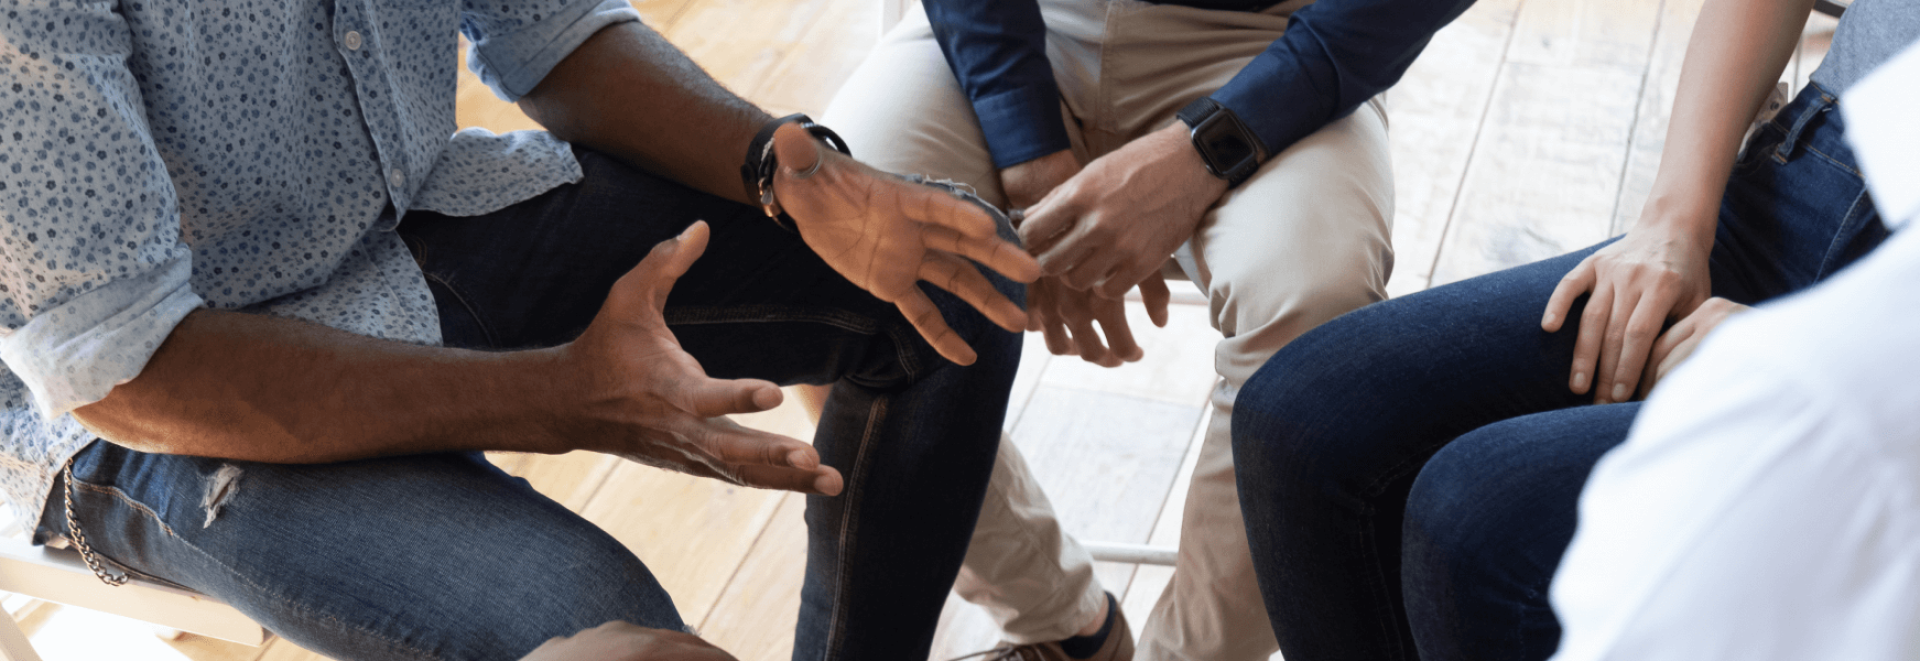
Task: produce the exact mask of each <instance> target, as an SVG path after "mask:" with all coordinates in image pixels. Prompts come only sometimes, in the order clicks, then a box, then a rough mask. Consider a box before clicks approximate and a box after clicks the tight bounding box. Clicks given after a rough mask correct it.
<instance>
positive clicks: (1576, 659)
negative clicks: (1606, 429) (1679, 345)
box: [1552, 47, 1920, 661]
mask: <svg viewBox="0 0 1920 661" xmlns="http://www.w3.org/2000/svg"><path fill="white" fill-rule="evenodd" d="M1917 81H1920V47H1916V48H1910V49H1908V51H1907V52H1906V53H1905V54H1903V55H1901V56H1900V57H1898V58H1896V59H1895V60H1894V61H1892V62H1891V63H1889V64H1888V65H1886V66H1885V67H1883V68H1882V70H1881V71H1878V72H1876V73H1875V74H1873V75H1872V76H1869V77H1868V78H1867V79H1865V80H1863V81H1862V82H1861V83H1860V84H1859V85H1858V86H1857V87H1856V89H1855V90H1850V91H1849V93H1848V94H1847V96H1846V97H1845V98H1844V99H1843V106H1842V108H1843V112H1846V117H1847V122H1848V132H1849V133H1850V134H1851V136H1852V137H1851V140H1852V142H1853V143H1854V145H1855V150H1856V152H1857V153H1859V154H1860V155H1861V162H1862V163H1863V164H1864V165H1865V166H1866V168H1867V173H1868V177H1867V178H1868V183H1869V185H1870V186H1872V187H1873V189H1874V192H1875V195H1876V198H1878V199H1882V200H1885V201H1887V202H1890V203H1892V204H1883V205H1881V211H1882V212H1883V213H1885V214H1888V216H1887V217H1888V218H1889V219H1892V220H1895V221H1910V220H1911V219H1912V218H1913V217H1914V216H1915V215H1920V176H1913V173H1920V129H1916V127H1920V123H1917V122H1916V121H1915V119H1914V118H1915V117H1920V114H1916V110H1915V109H1916V108H1920V104H1916V103H1915V101H1916V99H1915V92H1914V91H1913V90H1916V89H1920V84H1916V82H1917ZM1900 97H1905V98H1904V100H1903V99H1901V98H1900ZM1846 104H1854V106H1856V107H1857V110H1856V109H1855V108H1851V107H1849V106H1847V105H1846ZM1895 172H1899V173H1907V174H1906V175H1904V176H1897V177H1894V176H1888V174H1889V173H1895ZM1894 214H1897V215H1894ZM1888 224H1889V225H1890V226H1897V225H1898V224H1899V223H1897V222H1889V223H1888ZM1552 599H1553V605H1554V610H1555V612H1556V614H1557V615H1558V616H1559V618H1560V621H1561V623H1562V625H1563V626H1564V629H1565V633H1564V635H1563V637H1562V639H1561V647H1560V651H1559V653H1558V655H1556V656H1555V657H1554V658H1555V659H1556V660H1557V661H1601V660H1609V661H1629V660H1631V661H1682V660H1684V661H1712V660H1729V661H1731V660H1736V659H1737V660H1739V661H1766V660H1769V659H1781V660H1786V659H1795V660H1804V659H1844V660H1846V661H1894V660H1901V661H1912V660H1914V659H1920V230H1916V229H1906V230H1904V231H1898V232H1896V233H1895V234H1894V236H1893V237H1892V238H1891V239H1889V240H1888V241H1887V242H1886V243H1884V244H1882V245H1881V247H1880V248H1879V249H1878V250H1876V251H1874V252H1873V253H1872V254H1870V255H1868V256H1867V257H1866V258H1865V259H1863V260H1861V261H1860V262H1859V263H1856V264H1855V265H1853V266H1852V267H1850V268H1848V269H1846V270H1844V271H1842V272H1841V273H1839V274H1838V275H1836V276H1835V277H1833V278H1832V279H1830V280H1829V281H1828V282H1825V283H1823V284H1821V285H1819V286H1816V287H1814V288H1812V289H1811V290H1809V291H1808V292H1805V293H1803V294H1801V295H1797V296H1793V297H1790V298H1787V299H1785V300H1781V301H1778V302H1775V303H1770V304H1768V305H1765V306H1762V307H1761V308H1759V309H1756V310H1754V311H1752V312H1748V313H1745V314H1742V315H1738V316H1736V317H1734V318H1732V319H1729V320H1728V321H1727V322H1725V323H1724V324H1723V325H1722V327H1721V328H1719V329H1717V330H1716V331H1714V333H1713V334H1712V335H1711V336H1710V337H1709V338H1708V339H1707V340H1706V341H1705V342H1703V343H1702V344H1701V346H1700V348H1699V350H1698V351H1697V352H1696V353H1695V355H1694V356H1693V357H1692V358H1691V359H1689V360H1688V361H1687V362H1686V364H1685V365H1684V366H1683V367H1682V368H1681V369H1679V370H1677V371H1676V372H1675V373H1674V374H1673V375H1672V376H1671V377H1669V379H1668V380H1667V381H1666V382H1665V383H1662V384H1661V385H1660V386H1659V387H1658V388H1657V389H1656V390H1655V391H1654V393H1653V397H1652V398H1651V399H1650V400H1649V401H1648V403H1647V405H1646V406H1645V407H1644V408H1643V409H1642V410H1641V413H1640V417H1639V419H1638V420H1637V421H1636V422H1635V424H1634V428H1633V432H1632V433H1631V434H1630V435H1629V437H1628V439H1627V441H1626V442H1625V443H1624V444H1622V445H1621V446H1620V447H1618V448H1615V449H1614V450H1613V451H1612V452H1611V453H1609V454H1608V455H1607V456H1606V457H1605V458H1604V459H1602V460H1601V462H1600V463H1599V465H1598V466H1597V467H1596V468H1595V469H1594V472H1593V475H1592V477H1591V478H1590V479H1589V480H1588V482H1587V486H1586V490H1585V492H1583V493H1582V495H1581V499H1580V528H1579V531H1578V532H1577V533H1576V534H1575V535H1574V539H1573V543H1572V546H1571V547H1570V548H1569V549H1568V550H1567V554H1566V556H1565V558H1564V559H1563V560H1562V561H1561V566H1560V572H1559V574H1558V575H1557V577H1556V578H1555V581H1554V584H1553V588H1552Z"/></svg>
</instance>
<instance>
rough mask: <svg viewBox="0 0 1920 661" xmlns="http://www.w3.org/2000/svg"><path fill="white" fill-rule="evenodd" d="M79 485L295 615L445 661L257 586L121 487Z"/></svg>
mask: <svg viewBox="0 0 1920 661" xmlns="http://www.w3.org/2000/svg"><path fill="white" fill-rule="evenodd" d="M75 484H76V485H77V486H79V487H80V488H81V489H85V490H88V491H93V492H98V493H106V494H108V495H111V496H113V497H115V498H116V499H118V500H120V501H122V502H125V503H126V504H127V505H128V506H130V507H132V508H134V509H135V510H137V511H139V512H140V513H141V514H142V515H145V516H147V517H148V518H151V519H153V522H154V523H155V524H158V525H159V526H160V529H161V530H164V531H166V533H167V536H168V537H172V538H173V539H174V540H175V541H177V542H178V543H179V544H180V546H181V547H182V548H185V549H187V550H189V551H192V552H194V554H196V555H199V556H200V557H201V558H204V559H206V560H207V562H209V563H212V564H213V565H214V566H216V567H219V568H221V569H222V570H225V571H226V572H227V574H228V575H229V576H232V577H234V578H235V579H238V580H239V581H240V582H242V583H245V584H246V586H247V587H249V588H252V589H253V590H254V591H255V592H256V593H258V594H260V595H263V596H265V597H268V598H270V599H273V600H274V601H276V602H279V603H280V604H281V605H283V606H285V607H288V610H291V611H295V612H298V613H301V614H303V615H308V616H315V615H317V616H319V617H321V618H323V619H325V620H328V621H331V622H334V623H336V624H339V625H341V626H344V627H348V628H351V629H354V630H356V631H359V632H361V633H362V634H365V635H367V636H368V637H370V638H373V639H375V640H379V641H380V642H381V643H383V644H385V645H387V646H388V647H391V648H393V649H397V650H402V651H405V652H406V653H408V654H412V655H414V656H417V657H421V658H427V659H441V658H443V657H440V656H439V655H436V654H432V653H429V652H426V651H425V650H420V649H416V648H413V647H411V646H408V645H405V644H403V643H401V642H399V641H394V640H391V639H388V638H387V637H386V636H384V635H381V634H380V632H377V631H372V630H369V629H367V628H366V627H362V626H360V625H358V624H354V623H351V622H348V621H346V620H342V619H340V618H338V617H335V616H333V615H331V614H325V613H318V612H317V611H315V610H313V609H312V608H309V607H307V606H306V605H305V604H302V603H300V602H298V601H295V600H292V599H288V598H286V597H285V596H282V595H280V594H279V593H277V592H275V591H274V590H271V589H268V588H267V587H266V586H263V585H260V584H259V583H256V582H254V581H253V579H252V578H251V577H248V576H247V575H246V574H245V573H243V572H241V571H239V570H237V569H234V568H233V567H231V566H229V565H227V564H226V563H224V562H221V561H220V559H219V558H216V557H214V556H213V554H210V553H207V552H206V551H204V550H201V549H200V547H198V546H195V545H194V544H193V542H191V541H188V540H187V538H185V537H181V536H179V535H176V534H174V532H173V527H172V526H169V525H167V522H166V521H165V520H164V519H161V518H160V516H159V515H158V514H156V513H154V511H153V508H151V507H148V506H147V505H146V504H145V503H142V502H140V501H138V500H135V499H134V498H133V496H132V495H130V494H127V493H126V492H124V491H121V490H120V489H118V488H116V487H110V486H100V485H94V484H90V483H88V482H86V481H84V480H75ZM94 534H95V536H98V535H100V534H101V533H99V532H95V533H94ZM96 555H99V556H100V557H102V558H106V559H107V560H112V561H113V564H115V565H119V566H120V568H122V569H126V570H127V571H130V572H132V573H134V574H138V575H139V576H141V577H143V578H153V579H156V580H158V581H159V582H161V583H166V584H168V585H180V584H178V583H174V582H173V581H169V580H166V579H163V578H158V577H155V576H152V575H151V574H148V573H146V572H142V571H139V570H136V569H132V568H129V567H127V565H126V563H123V562H120V561H117V560H113V558H111V557H109V556H107V555H106V554H104V553H98V552H96ZM181 587H186V586H181ZM187 589H188V590H191V591H193V592H199V590H194V589H193V588H190V587H188V588H187Z"/></svg>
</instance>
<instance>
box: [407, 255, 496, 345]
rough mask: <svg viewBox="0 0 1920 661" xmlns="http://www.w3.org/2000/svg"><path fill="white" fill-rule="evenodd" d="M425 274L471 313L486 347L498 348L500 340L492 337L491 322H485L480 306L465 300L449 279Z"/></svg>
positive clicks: (465, 297) (436, 274)
mask: <svg viewBox="0 0 1920 661" xmlns="http://www.w3.org/2000/svg"><path fill="white" fill-rule="evenodd" d="M425 275H426V278H427V280H429V281H431V282H437V283H440V286H441V287H445V288H446V290H447V295H448V296H451V297H453V301H454V302H455V303H459V304H460V307H461V308H464V309H465V310H466V311H467V314H470V315H473V323H474V324H475V325H477V326H479V327H480V337H481V338H482V339H483V340H484V341H485V342H486V343H487V347H488V348H492V349H498V348H500V341H499V340H497V339H495V338H494V333H493V324H491V323H488V322H487V317H486V315H484V314H481V312H480V308H479V307H478V306H475V305H474V304H473V303H472V302H471V301H468V300H467V296H466V295H465V294H463V293H461V291H460V288H459V287H455V286H454V285H453V281H452V280H451V279H448V278H446V277H444V276H441V275H440V274H438V273H434V272H427V273H426V274H425Z"/></svg>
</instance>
